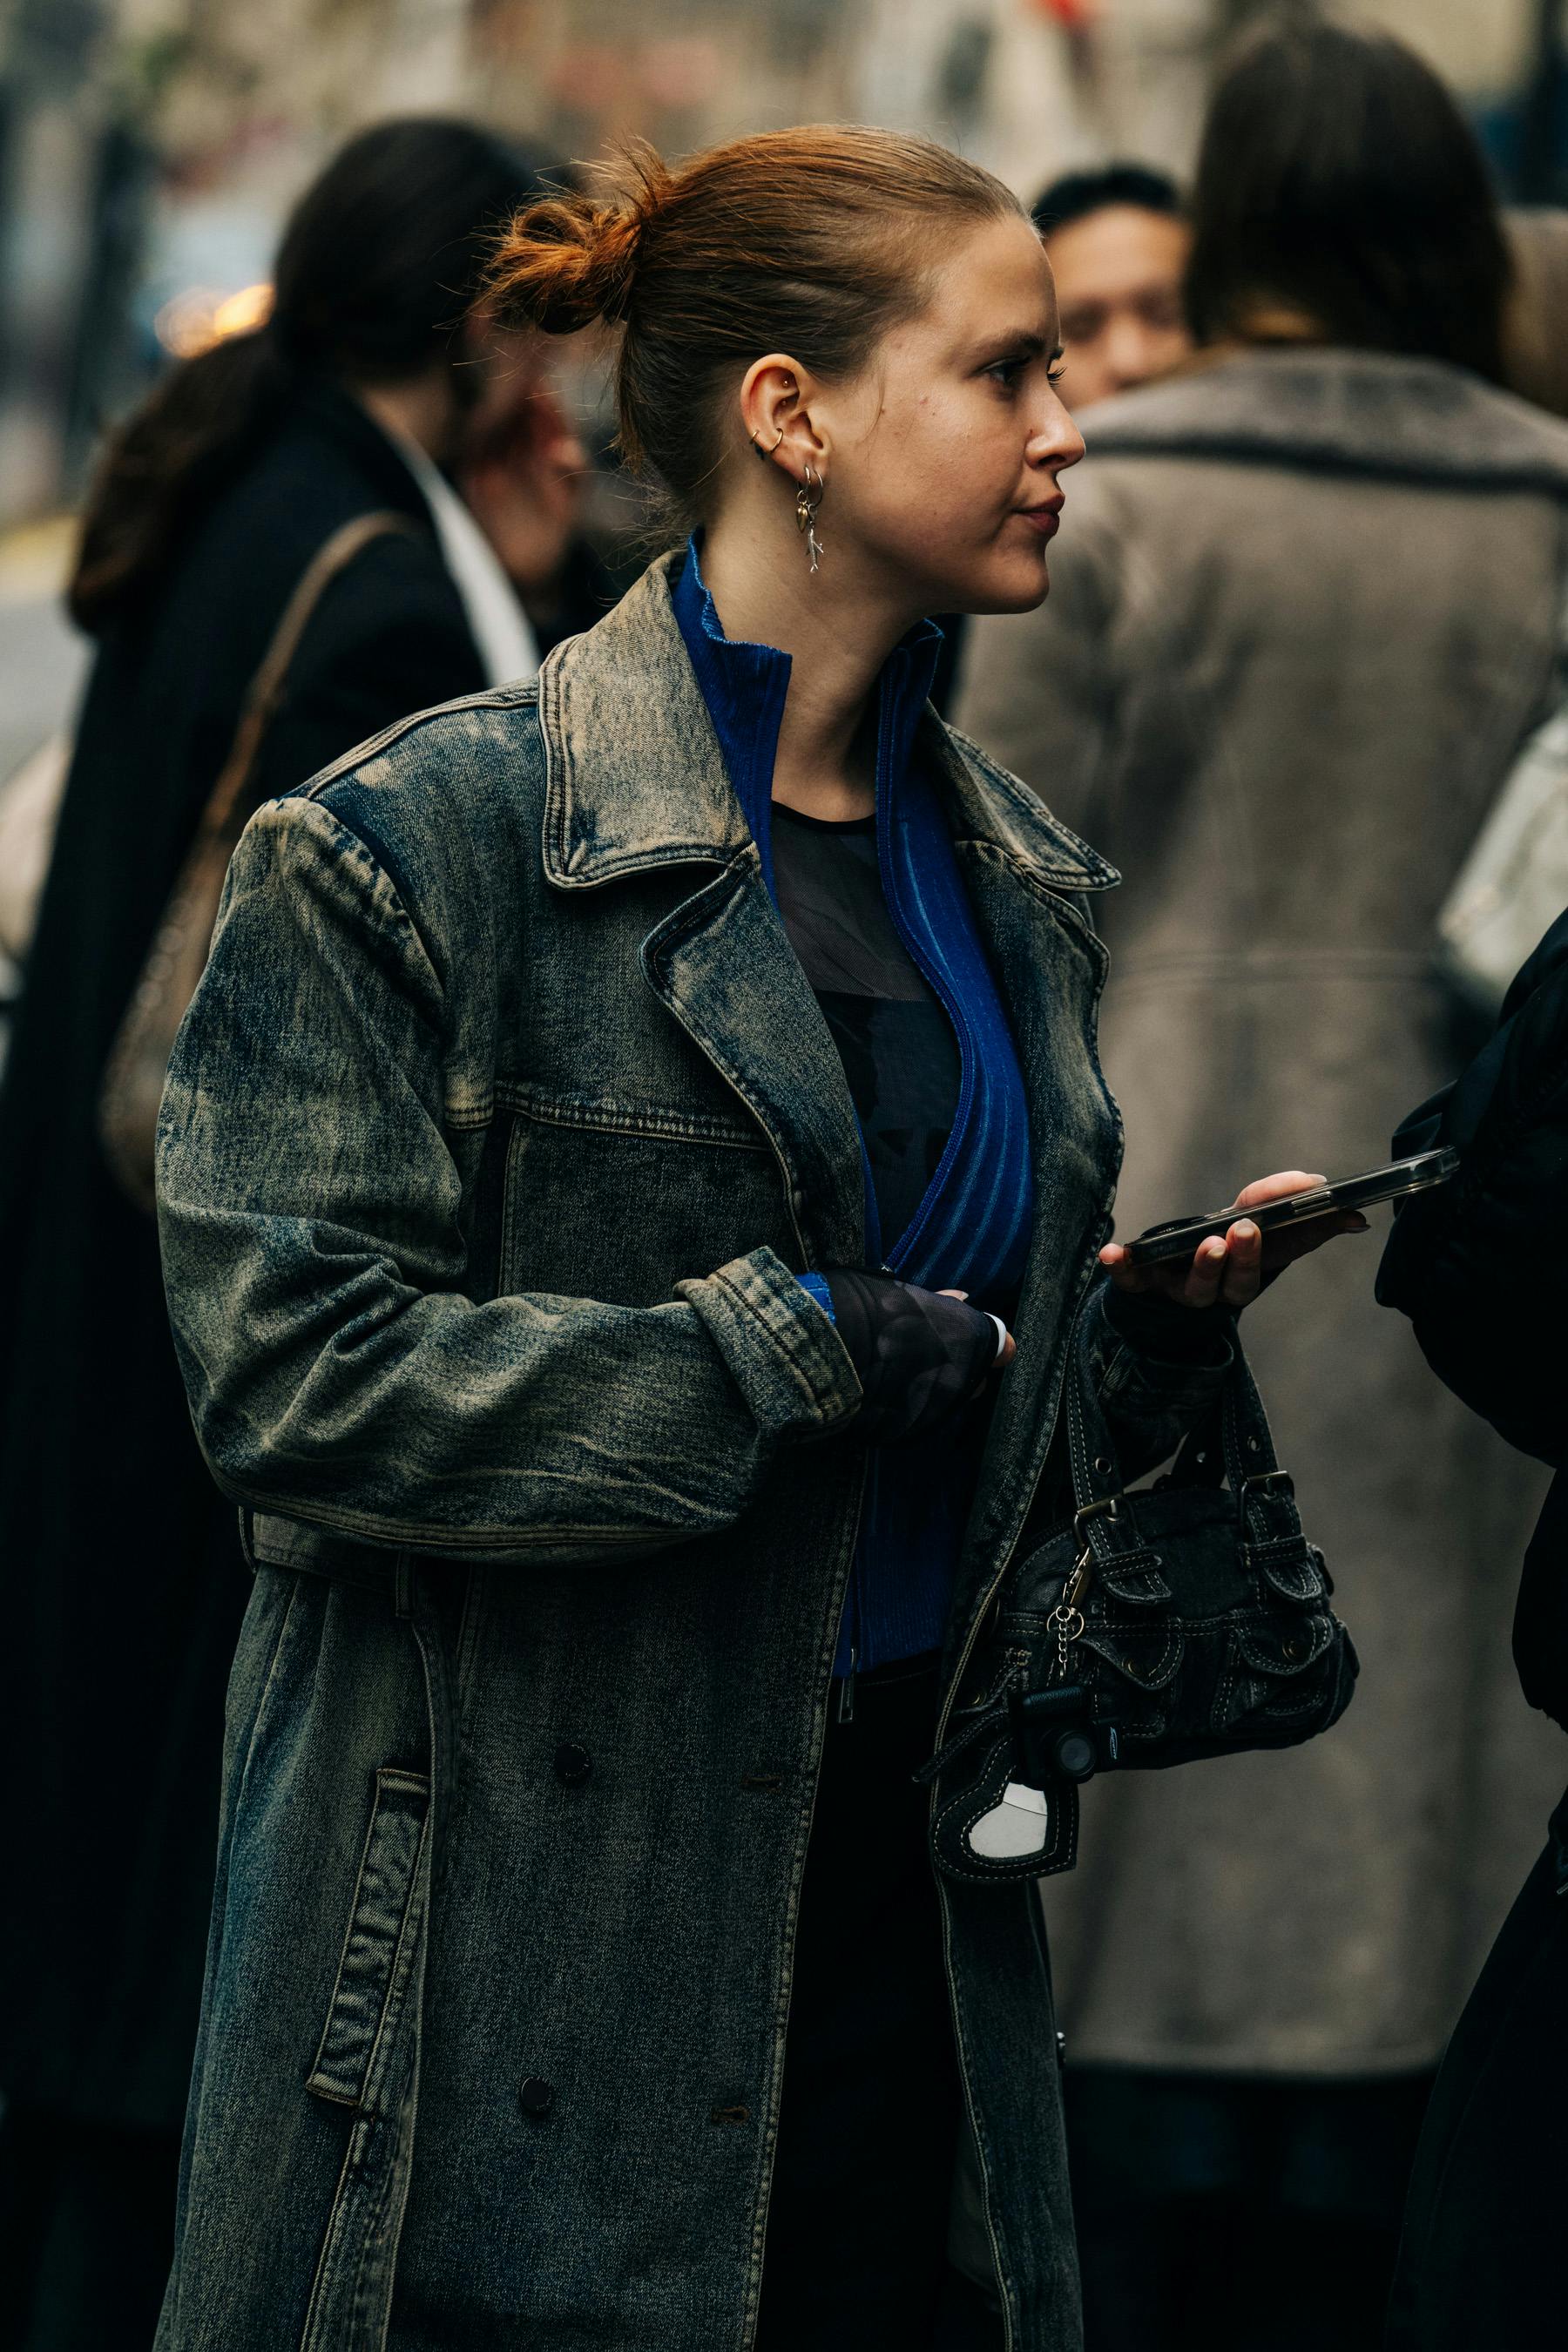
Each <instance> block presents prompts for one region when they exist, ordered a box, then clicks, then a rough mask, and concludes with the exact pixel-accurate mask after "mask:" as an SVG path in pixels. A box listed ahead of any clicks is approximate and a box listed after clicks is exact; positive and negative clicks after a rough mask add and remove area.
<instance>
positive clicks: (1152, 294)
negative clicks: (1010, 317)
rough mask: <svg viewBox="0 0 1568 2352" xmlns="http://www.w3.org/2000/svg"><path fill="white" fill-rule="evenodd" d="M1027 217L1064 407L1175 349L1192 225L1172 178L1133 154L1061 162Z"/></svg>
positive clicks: (1167, 357)
mask: <svg viewBox="0 0 1568 2352" xmlns="http://www.w3.org/2000/svg"><path fill="white" fill-rule="evenodd" d="M1034 217H1035V226H1036V227H1037V229H1038V230H1039V232H1040V235H1041V236H1042V237H1043V238H1044V239H1045V244H1046V251H1047V253H1048V254H1049V256H1050V260H1051V268H1052V270H1053V272H1054V273H1055V276H1056V281H1057V303H1058V309H1059V310H1060V312H1061V326H1062V342H1063V345H1064V346H1065V348H1066V352H1067V359H1066V373H1065V375H1064V377H1063V382H1062V393H1063V396H1064V397H1065V399H1066V401H1067V404H1068V407H1069V408H1071V409H1073V410H1074V411H1075V412H1076V411H1077V410H1079V409H1080V408H1087V407H1089V404H1090V403H1091V402H1093V401H1096V400H1108V399H1109V398H1110V395H1111V394H1112V393H1116V392H1130V391H1131V389H1132V386H1133V385H1134V384H1139V383H1148V382H1149V381H1150V379H1151V378H1152V377H1153V376H1158V375H1164V374H1165V373H1167V371H1168V370H1170V369H1171V368H1173V367H1175V366H1177V365H1179V363H1180V362H1182V361H1183V360H1184V359H1185V357H1186V356H1187V353H1188V352H1190V351H1191V350H1192V347H1193V346H1192V337H1191V335H1190V334H1189V332H1188V330H1187V321H1186V315H1185V312H1184V310H1183V307H1182V277H1183V273H1184V270H1185V268H1186V266H1187V252H1188V248H1189V247H1190V246H1191V243H1192V232H1191V230H1190V229H1189V228H1188V226H1187V223H1186V219H1185V217H1184V214H1183V210H1182V200H1181V197H1180V195H1179V194H1177V191H1176V185H1175V183H1174V181H1173V180H1169V179H1167V178H1166V177H1165V174H1164V173H1163V172H1153V171H1150V170H1148V169H1146V168H1145V166H1144V165H1142V164H1141V163H1108V164H1106V165H1105V166H1104V167H1103V168H1102V169H1100V170H1099V171H1095V172H1069V173H1067V174H1066V176H1065V177H1064V178H1062V179H1059V180H1053V181H1052V182H1051V184H1050V186H1049V187H1048V188H1047V189H1045V190H1044V191H1043V192H1042V194H1040V195H1039V196H1038V197H1037V199H1036V202H1035V206H1034Z"/></svg>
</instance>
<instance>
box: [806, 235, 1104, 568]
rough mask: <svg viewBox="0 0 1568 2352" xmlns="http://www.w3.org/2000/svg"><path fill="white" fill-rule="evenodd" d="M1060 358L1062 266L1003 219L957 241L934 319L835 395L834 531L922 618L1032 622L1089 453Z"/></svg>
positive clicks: (939, 273) (928, 311)
mask: <svg viewBox="0 0 1568 2352" xmlns="http://www.w3.org/2000/svg"><path fill="white" fill-rule="evenodd" d="M1059 356H1060V353H1059V344H1058V320H1057V301H1056V290H1055V288H1054V286H1053V284H1052V280H1051V271H1050V265H1049V263H1048V262H1047V259H1046V256H1045V251H1044V248H1043V247H1042V246H1041V244H1040V241H1039V238H1038V237H1037V235H1036V233H1035V231H1034V229H1033V227H1032V226H1031V225H1030V224H1029V223H1028V222H1027V221H1026V220H1024V219H1022V218H1007V219H1003V220H997V221H992V222H987V223H986V224H985V225H984V226H982V227H980V228H978V229H971V230H968V231H967V232H966V233H965V234H963V236H962V237H961V238H959V239H957V240H955V241H954V243H953V244H952V249H951V250H950V251H949V252H948V253H947V254H946V256H945V257H943V258H942V260H941V261H940V262H939V263H938V265H937V267H936V268H935V269H934V271H933V273H932V278H931V290H930V294H929V297H928V299H927V301H926V303H925V306H924V308H923V309H922V310H921V311H920V312H919V313H918V314H917V315H916V316H915V317H914V318H912V319H910V320H907V321H906V322H905V323H904V324H903V325H902V326H900V327H896V328H894V329H893V330H892V331H890V332H889V334H888V335H886V336H885V337H884V338H883V340H882V341H881V343H880V344H879V346H878V348H877V351H876V352H874V353H873V355H872V358H871V360H870V362H868V366H867V367H866V368H865V369H864V370H863V371H862V373H860V374H859V375H858V376H857V377H855V378H854V379H853V380H852V381H851V382H850V383H847V384H843V385H841V386H836V387H833V388H831V389H830V390H827V391H826V400H825V402H824V404H823V408H824V413H825V414H826V419H827V421H828V423H829V425H830V427H831V432H832V466H831V472H830V475H829V488H828V499H829V502H830V504H831V509H832V515H833V526H834V529H835V530H837V532H838V533H839V536H840V539H841V540H842V539H844V538H845V537H846V535H847V536H849V537H851V538H852V539H853V540H854V541H855V542H857V554H858V558H859V561H860V562H861V563H862V564H864V565H867V566H868V568H869V569H871V570H872V571H881V570H884V569H885V572H886V574H887V576H888V577H889V581H890V582H896V583H901V584H902V585H903V586H904V587H906V588H907V589H908V591H909V593H910V610H911V612H915V611H918V612H921V613H932V612H963V613H1016V612H1026V611H1028V610H1029V609H1030V608H1031V607H1032V606H1034V605H1036V604H1038V603H1039V602H1040V600H1041V598H1042V597H1043V596H1044V595H1045V594H1046V593H1047V589H1048V587H1049V585H1050V575H1049V572H1048V571H1047V550H1048V548H1049V544H1050V541H1051V539H1052V538H1053V537H1054V535H1055V531H1056V527H1057V518H1058V512H1059V509H1060V507H1061V502H1062V486H1061V482H1060V476H1061V475H1062V473H1063V472H1065V470H1066V469H1067V467H1069V466H1074V465H1076V464H1077V463H1078V460H1079V458H1080V457H1082V455H1083V441H1082V438H1081V436H1079V431H1078V428H1077V426H1076V425H1074V423H1073V421H1072V419H1071V417H1070V416H1069V415H1068V412H1067V410H1066V409H1065V408H1064V407H1063V405H1062V404H1061V401H1060V400H1059V399H1058V396H1057V393H1056V389H1055V386H1054V383H1053V382H1052V377H1053V374H1054V372H1055V369H1056V365H1057V362H1058V359H1059Z"/></svg>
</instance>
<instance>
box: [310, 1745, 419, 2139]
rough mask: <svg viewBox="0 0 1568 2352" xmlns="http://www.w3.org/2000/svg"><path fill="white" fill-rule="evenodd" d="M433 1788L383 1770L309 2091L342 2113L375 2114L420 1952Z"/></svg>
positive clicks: (378, 1776) (412, 1776) (413, 1774)
mask: <svg viewBox="0 0 1568 2352" xmlns="http://www.w3.org/2000/svg"><path fill="white" fill-rule="evenodd" d="M429 1812H430V1783H429V1781H428V1780H426V1778H425V1776H424V1775H423V1774H421V1773H418V1772H405V1771H403V1770H402V1769H399V1768H398V1767H396V1766H395V1765H384V1766H383V1767H382V1769H381V1770H380V1771H379V1772H377V1774H376V1776H375V1802H374V1806H373V1808H372V1811H371V1816H370V1827H369V1829H368V1830H367V1831H366V1832H365V1840H364V1851H363V1853H362V1854H361V1856H360V1865H359V1877H358V1880H357V1882H356V1884H355V1886H354V1897H353V1907H352V1908H351V1910H350V1913H349V1924H348V1929H347V1932H346V1934H345V1935H344V1937H343V1949H342V1958H341V1959H340V1960H339V1962H338V1976H337V1982H336V1984H335V1985H334V1986H333V1988H332V1998H331V2005H330V2007H329V2009H328V2011H327V2022H326V2025H325V2027H324V2029H323V2031H322V2033H321V2048H320V2049H319V2050H318V2051H317V2053H316V2063H315V2064H314V2065H313V2067H312V2068H311V2070H310V2074H309V2076H308V2078H307V2080H306V2084H305V2087H306V2089H307V2090H309V2091H313V2092H314V2093H315V2095H316V2096H317V2097H318V2098H321V2099H331V2100H332V2101H334V2102H335V2103H336V2104H337V2105H341V2106H349V2107H359V2108H362V2109H366V2110H369V2109H373V2108H374V2104H375V2086H376V2084H377V2081H378V2080H379V2077H380V2069H379V2068H378V2066H377V2063H376V2062H377V2059H378V2057H379V2055H380V2053H381V2052H382V2049H383V2047H384V2045H385V2044H386V2043H388V2042H390V2040H391V2038H392V2029H393V2028H394V2027H395V2021H396V2018H397V2015H398V2012H399V2011H400V2010H401V2008H402V2004H403V1996H404V1994H405V1990H406V1989H407V1984H408V1978H409V1974H410V1972H411V1970H412V1969H413V1966H414V1961H415V1956H416V1950H417V1946H418V1940H419V1938H418V1925H419V1918H418V1914H419V1909H420V1905H419V1902H418V1899H417V1897H418V1890H419V1887H420V1884H421V1871H420V1862H421V1858H422V1855H423V1853H424V1848H425V1833H426V1824H427V1822H428V1819H429Z"/></svg>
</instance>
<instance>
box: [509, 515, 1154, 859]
mask: <svg viewBox="0 0 1568 2352" xmlns="http://www.w3.org/2000/svg"><path fill="white" fill-rule="evenodd" d="M684 562H685V556H684V552H681V553H672V554H669V555H667V556H661V557H660V558H659V560H658V562H656V563H654V564H652V565H651V566H650V567H649V569H648V570H647V572H645V573H644V574H643V576H642V578H641V579H640V580H639V581H638V582H637V583H636V585H635V586H634V587H632V588H630V589H629V590H628V591H627V593H626V595H625V596H624V597H623V598H622V599H621V602H620V603H619V604H617V605H616V607H615V608H614V610H613V611H611V612H609V613H606V614H605V617H604V619H603V620H602V621H601V622H599V623H598V625H597V626H596V627H595V628H593V629H590V630H589V631H587V632H586V634H585V635H582V636H576V637H567V638H566V639H564V640H563V643H562V644H560V645H558V646H556V647H555V648H554V649H553V651H552V653H550V654H549V655H548V656H546V658H545V660H544V663H543V665H542V668H541V671H540V679H539V721H540V730H541V733H542V737H543V740H544V753H545V760H546V763H547V768H548V776H547V781H546V790H545V816H544V836H543V841H542V849H543V855H544V872H545V876H546V878H547V879H548V881H549V882H550V883H551V884H552V886H553V887H555V888H557V889H561V890H595V889H601V888H603V887H605V885H606V884H608V883H612V882H616V881H619V880H621V879H622V878H623V877H626V876H629V875H632V874H638V873H644V872H646V871H647V870H648V869H649V868H650V867H656V866H680V865H689V864H691V863H693V862H700V863H705V864H710V865H719V866H726V865H728V864H729V863H730V861H731V859H732V858H734V857H735V856H740V855H742V854H743V853H744V852H745V851H746V850H747V849H748V847H749V846H750V845H751V841H752V835H751V832H750V828H749V827H748V825H747V824H746V820H745V817H744V815H743V814H742V809H741V804H740V801H739V799H738V797H737V795H736V793H735V792H734V790H733V788H732V786H731V782H730V779H729V776H728V774H727V772H726V771H725V766H724V760H723V755H722V753H721V751H720V749H719V743H718V739H717V736H716V734H715V732H714V728H713V722H712V719H711V718H710V715H709V710H708V705H707V703H706V701H705V700H704V698H703V696H702V692H701V689H700V687H699V685H698V683H697V677H696V674H695V672H694V671H693V668H692V666H691V660H690V656H689V654H688V652H687V650H686V646H685V643H684V640H683V638H682V635H681V632H680V628H679V624H678V623H677V621H676V617H675V614H674V611H673V609H672V602H671V600H672V596H673V593H674V590H675V586H676V583H677V581H678V580H679V574H680V572H681V569H682V567H683V565H684ZM917 740H918V744H919V750H920V753H921V759H922V760H924V761H928V762H929V764H930V766H931V771H932V772H933V774H935V775H936V776H937V777H938V778H939V780H940V782H941V785H942V793H943V797H944V799H945V800H946V802H947V803H948V806H949V809H950V811H951V814H952V826H953V837H954V839H955V840H959V841H984V842H988V843H990V844H991V845H993V847H994V848H995V849H997V850H999V851H1000V852H1001V853H1002V855H1003V856H1004V857H1005V858H1006V859H1007V860H1008V862H1009V864H1010V865H1012V866H1016V868H1017V869H1018V870H1019V871H1020V872H1021V873H1022V874H1024V875H1025V876H1026V877H1028V878H1029V879H1030V880H1031V881H1033V882H1037V883H1041V884H1044V885H1045V886H1046V887H1047V888H1049V889H1055V890H1068V891H1079V890H1103V889H1108V888H1110V887H1111V886H1112V885H1114V884H1115V882H1116V881H1117V880H1118V878H1119V877H1118V876H1117V872H1116V869H1115V867H1114V866H1110V865H1108V864H1107V863H1106V861H1105V859H1104V858H1103V857H1101V856H1099V855H1098V854H1097V852H1095V851H1094V850H1092V849H1090V848H1089V845H1087V843H1085V842H1082V841H1080V840H1079V837H1078V835H1076V834H1075V833H1072V832H1069V830H1068V827H1067V826H1066V825H1065V824H1060V823H1059V822H1058V820H1057V818H1055V817H1053V816H1052V815H1051V814H1050V813H1049V811H1048V810H1047V809H1046V808H1044V807H1043V806H1042V805H1041V803H1040V802H1039V801H1038V800H1037V799H1036V797H1035V795H1034V793H1031V792H1030V791H1029V790H1028V789H1027V787H1026V785H1024V784H1021V783H1020V782H1018V779H1017V778H1016V776H1012V775H1009V774H1008V772H1007V771H1006V770H1005V768H1000V767H998V766H997V765H996V764H995V762H994V761H992V760H990V759H988V758H987V757H986V755H985V754H984V752H983V751H981V750H980V749H979V747H978V745H976V744H973V743H971V742H969V741H968V740H967V739H966V738H965V737H963V736H962V735H960V734H958V733H957V732H956V731H955V730H953V729H952V728H951V727H945V726H943V724H942V721H941V720H940V719H937V718H936V717H935V716H934V714H932V713H931V712H929V711H928V712H927V713H926V715H925V717H924V719H921V721H920V722H919V726H918V730H917Z"/></svg>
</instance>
